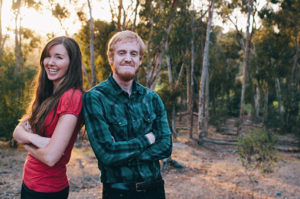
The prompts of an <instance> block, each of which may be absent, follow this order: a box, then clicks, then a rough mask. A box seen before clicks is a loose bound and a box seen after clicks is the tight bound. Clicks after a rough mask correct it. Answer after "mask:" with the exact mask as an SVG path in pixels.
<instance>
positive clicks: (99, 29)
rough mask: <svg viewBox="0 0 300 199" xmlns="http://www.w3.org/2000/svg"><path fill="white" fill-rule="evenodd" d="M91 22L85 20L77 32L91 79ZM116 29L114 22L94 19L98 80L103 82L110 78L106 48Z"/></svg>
mask: <svg viewBox="0 0 300 199" xmlns="http://www.w3.org/2000/svg"><path fill="white" fill-rule="evenodd" d="M89 27H90V24H89V21H88V20H87V21H85V24H84V25H83V26H82V27H81V29H80V30H79V32H78V33H77V34H75V39H76V41H77V42H78V43H79V45H80V49H81V52H82V61H83V63H84V65H85V68H86V70H87V72H88V74H89V77H90V79H91V75H90V74H91V64H90V33H89V32H90V29H89ZM114 31H115V26H114V25H113V23H108V22H105V21H101V20H95V21H94V34H95V35H94V50H95V67H96V79H97V82H101V81H103V80H105V79H106V78H108V76H109V74H110V73H111V69H110V65H109V64H108V60H107V56H106V49H107V43H108V41H109V39H110V37H111V35H112V34H113V33H114ZM84 80H85V81H84V84H85V86H84V87H85V88H87V87H88V86H86V85H87V79H86V76H85V77H84Z"/></svg>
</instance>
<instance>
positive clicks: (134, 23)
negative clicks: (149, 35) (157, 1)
mask: <svg viewBox="0 0 300 199" xmlns="http://www.w3.org/2000/svg"><path fill="white" fill-rule="evenodd" d="M139 5H140V1H139V0H136V4H135V9H134V19H133V23H132V26H131V30H132V31H135V28H136V16H137V14H138V11H137V10H138V7H139Z"/></svg>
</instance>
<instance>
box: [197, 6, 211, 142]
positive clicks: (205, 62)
mask: <svg viewBox="0 0 300 199" xmlns="http://www.w3.org/2000/svg"><path fill="white" fill-rule="evenodd" d="M214 4H215V0H212V1H211V5H210V7H209V18H208V22H207V29H206V39H205V47H204V55H203V66H202V74H201V80H200V86H199V89H200V91H199V113H198V133H199V140H200V141H201V137H202V129H203V108H204V104H205V103H204V89H205V82H206V78H208V77H207V73H208V58H209V41H210V29H211V24H212V19H213V12H214Z"/></svg>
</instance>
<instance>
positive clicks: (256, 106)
mask: <svg viewBox="0 0 300 199" xmlns="http://www.w3.org/2000/svg"><path fill="white" fill-rule="evenodd" d="M255 91H256V94H255V117H256V118H258V117H259V108H260V89H259V87H258V86H256V89H255Z"/></svg>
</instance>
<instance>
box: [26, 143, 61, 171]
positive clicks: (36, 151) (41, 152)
mask: <svg viewBox="0 0 300 199" xmlns="http://www.w3.org/2000/svg"><path fill="white" fill-rule="evenodd" d="M24 148H25V150H27V151H28V152H29V153H30V154H31V155H32V156H33V157H35V158H36V159H38V160H40V161H41V162H43V163H44V164H46V165H48V166H50V167H52V166H54V165H55V163H56V162H57V161H54V160H53V158H54V157H55V156H53V155H52V154H51V153H49V151H48V150H47V149H46V148H37V147H35V146H32V145H28V144H25V145H24Z"/></svg>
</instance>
